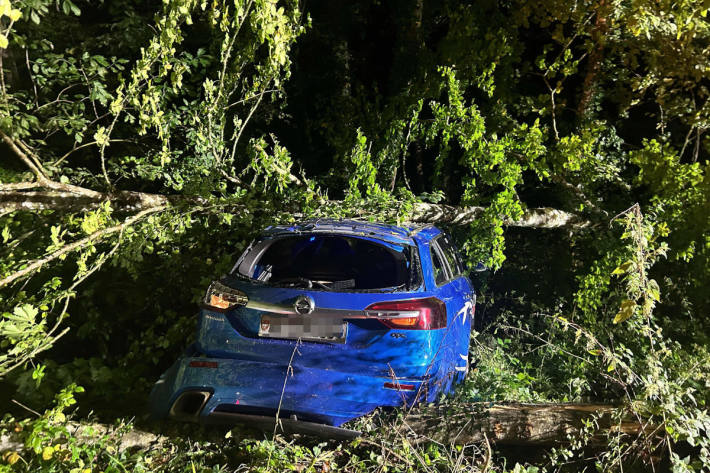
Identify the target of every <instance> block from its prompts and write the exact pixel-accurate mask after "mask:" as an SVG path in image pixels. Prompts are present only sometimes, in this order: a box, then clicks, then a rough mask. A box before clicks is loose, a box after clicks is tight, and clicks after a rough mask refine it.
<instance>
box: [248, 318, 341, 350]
mask: <svg viewBox="0 0 710 473" xmlns="http://www.w3.org/2000/svg"><path fill="white" fill-rule="evenodd" d="M346 331H347V323H345V322H343V320H342V319H337V318H333V317H300V316H291V317H287V316H274V315H262V316H261V324H260V325H259V336H260V337H266V338H290V339H298V338H300V339H301V340H312V341H320V342H337V343H343V342H345V334H346Z"/></svg>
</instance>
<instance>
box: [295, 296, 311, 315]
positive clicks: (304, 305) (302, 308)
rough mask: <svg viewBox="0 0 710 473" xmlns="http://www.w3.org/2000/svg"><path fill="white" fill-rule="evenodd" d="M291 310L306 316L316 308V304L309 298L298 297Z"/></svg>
mask: <svg viewBox="0 0 710 473" xmlns="http://www.w3.org/2000/svg"><path fill="white" fill-rule="evenodd" d="M293 308H294V309H295V310H296V312H298V313H299V314H301V315H308V314H310V313H311V312H313V310H314V309H315V308H316V303H315V301H314V300H313V298H312V297H310V296H298V298H296V302H294V303H293Z"/></svg>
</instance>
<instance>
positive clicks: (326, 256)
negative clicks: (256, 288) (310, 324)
mask: <svg viewBox="0 0 710 473" xmlns="http://www.w3.org/2000/svg"><path fill="white" fill-rule="evenodd" d="M235 269H237V271H238V273H239V274H241V275H242V276H246V277H249V278H252V279H256V280H259V281H263V282H266V283H269V284H272V285H278V286H280V285H284V286H293V287H308V288H313V289H321V290H338V291H339V290H346V291H347V290H352V291H357V290H397V289H409V288H414V287H416V286H418V284H419V280H420V278H419V266H418V260H417V258H416V250H415V249H414V248H413V247H411V246H409V245H395V244H390V243H386V242H375V241H372V240H369V239H364V238H356V237H350V236H344V235H293V236H284V237H277V238H274V239H266V240H262V241H260V242H257V243H256V244H254V245H253V246H252V247H251V248H250V249H249V250H247V252H246V253H245V254H244V256H243V257H242V258H241V260H240V263H239V264H238V265H237V268H235Z"/></svg>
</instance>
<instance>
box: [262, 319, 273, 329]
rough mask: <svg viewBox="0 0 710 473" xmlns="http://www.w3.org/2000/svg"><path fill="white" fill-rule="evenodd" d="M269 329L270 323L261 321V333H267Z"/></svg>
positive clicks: (265, 320) (266, 320) (267, 320)
mask: <svg viewBox="0 0 710 473" xmlns="http://www.w3.org/2000/svg"><path fill="white" fill-rule="evenodd" d="M270 327H271V321H270V320H269V319H266V318H262V319H261V331H262V332H265V333H266V332H268V331H269V328H270Z"/></svg>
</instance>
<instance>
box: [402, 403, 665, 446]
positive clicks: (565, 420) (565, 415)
mask: <svg viewBox="0 0 710 473" xmlns="http://www.w3.org/2000/svg"><path fill="white" fill-rule="evenodd" d="M399 431H400V432H402V433H408V434H413V435H415V436H418V437H423V438H424V439H429V440H434V441H436V442H440V443H444V444H451V443H454V444H471V443H480V442H485V441H486V440H488V441H490V442H492V443H497V444H500V445H519V446H534V447H550V446H559V445H565V444H568V443H570V441H571V440H582V441H583V442H585V444H586V445H587V446H590V447H602V446H605V445H607V444H608V441H609V437H610V435H615V434H623V435H626V436H628V437H629V438H636V437H639V436H647V435H651V434H652V433H654V432H655V428H654V427H652V426H649V425H648V424H646V423H643V422H642V421H641V419H639V418H635V417H633V416H632V415H631V412H629V411H628V410H627V409H624V408H618V407H615V406H611V405H604V404H522V403H510V404H504V403H501V404H491V403H476V404H471V405H469V406H467V407H466V408H465V409H461V408H460V407H457V408H456V410H455V411H452V410H451V408H447V407H440V406H436V407H426V408H422V409H416V410H414V411H412V413H410V414H409V415H408V416H407V417H406V418H405V420H404V421H403V423H402V425H401V426H400V427H399Z"/></svg>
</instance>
